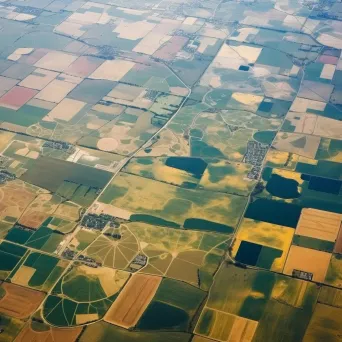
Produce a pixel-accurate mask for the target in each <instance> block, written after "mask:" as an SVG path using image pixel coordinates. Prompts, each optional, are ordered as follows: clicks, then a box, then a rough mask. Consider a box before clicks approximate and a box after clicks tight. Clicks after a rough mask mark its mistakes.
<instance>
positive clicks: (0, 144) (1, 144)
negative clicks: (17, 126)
mask: <svg viewBox="0 0 342 342" xmlns="http://www.w3.org/2000/svg"><path fill="white" fill-rule="evenodd" d="M14 137H15V133H11V132H6V131H1V132H0V151H3V150H4V149H5V148H6V147H7V145H8V144H9V142H10V141H11V140H12V139H13V138H14Z"/></svg>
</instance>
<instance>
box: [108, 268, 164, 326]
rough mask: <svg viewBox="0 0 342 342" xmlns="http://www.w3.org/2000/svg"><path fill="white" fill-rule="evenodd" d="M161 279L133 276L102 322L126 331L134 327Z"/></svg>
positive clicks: (139, 275) (140, 275) (141, 275)
mask: <svg viewBox="0 0 342 342" xmlns="http://www.w3.org/2000/svg"><path fill="white" fill-rule="evenodd" d="M161 279H162V278H160V277H157V276H149V275H143V274H135V275H133V276H132V278H131V279H130V281H129V282H128V283H127V284H126V286H125V287H124V289H123V291H122V292H121V293H120V294H119V296H118V298H117V299H116V301H115V302H114V304H113V305H112V306H111V308H110V309H109V311H108V312H107V314H106V315H105V318H104V320H105V321H106V322H109V323H112V324H116V325H119V326H121V327H124V328H126V329H128V328H131V327H134V326H135V325H136V324H137V322H138V320H139V318H140V317H141V315H142V314H143V312H144V311H145V309H146V307H147V306H148V304H149V303H150V302H151V300H152V298H153V296H154V295H155V293H156V291H157V289H158V287H159V285H160V282H161Z"/></svg>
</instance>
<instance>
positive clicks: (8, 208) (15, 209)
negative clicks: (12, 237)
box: [0, 180, 39, 220]
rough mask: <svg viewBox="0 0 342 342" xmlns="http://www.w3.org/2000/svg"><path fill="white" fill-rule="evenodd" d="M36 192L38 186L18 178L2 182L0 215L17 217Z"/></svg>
mask: <svg viewBox="0 0 342 342" xmlns="http://www.w3.org/2000/svg"><path fill="white" fill-rule="evenodd" d="M38 192H39V189H38V188H36V187H34V186H31V185H29V184H27V183H25V182H22V181H20V180H14V181H10V182H8V183H6V184H2V185H1V186H0V195H1V201H0V217H1V218H2V219H4V218H6V217H12V218H14V219H15V220H17V219H19V217H20V216H21V215H22V213H23V212H24V210H25V209H26V208H27V206H28V205H29V204H30V203H31V202H32V201H33V200H34V198H35V196H36V194H37V193H38Z"/></svg>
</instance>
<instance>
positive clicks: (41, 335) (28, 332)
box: [15, 321, 82, 342]
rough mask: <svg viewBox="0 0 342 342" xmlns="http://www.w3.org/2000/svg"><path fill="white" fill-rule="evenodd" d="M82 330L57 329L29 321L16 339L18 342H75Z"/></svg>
mask: <svg viewBox="0 0 342 342" xmlns="http://www.w3.org/2000/svg"><path fill="white" fill-rule="evenodd" d="M81 331H82V328H80V327H77V328H65V329H63V328H55V327H50V326H48V325H46V324H44V323H39V322H36V321H29V322H27V323H26V325H25V327H24V329H23V330H21V332H20V334H19V335H18V336H17V338H16V339H15V341H16V342H26V341H32V340H34V341H36V342H46V341H64V342H75V341H76V340H77V337H78V336H79V335H80V334H81Z"/></svg>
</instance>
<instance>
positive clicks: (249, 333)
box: [195, 308, 258, 342]
mask: <svg viewBox="0 0 342 342" xmlns="http://www.w3.org/2000/svg"><path fill="white" fill-rule="evenodd" d="M257 326H258V322H257V321H253V320H249V319H247V318H244V317H240V316H236V315H232V314H229V313H225V312H222V311H217V310H212V309H208V308H205V309H204V310H203V312H202V314H201V317H200V319H199V321H198V324H197V326H196V328H195V333H197V334H199V335H203V336H205V337H209V338H211V339H214V340H217V341H222V342H251V341H252V340H253V336H254V334H255V331H256V328H257Z"/></svg>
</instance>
